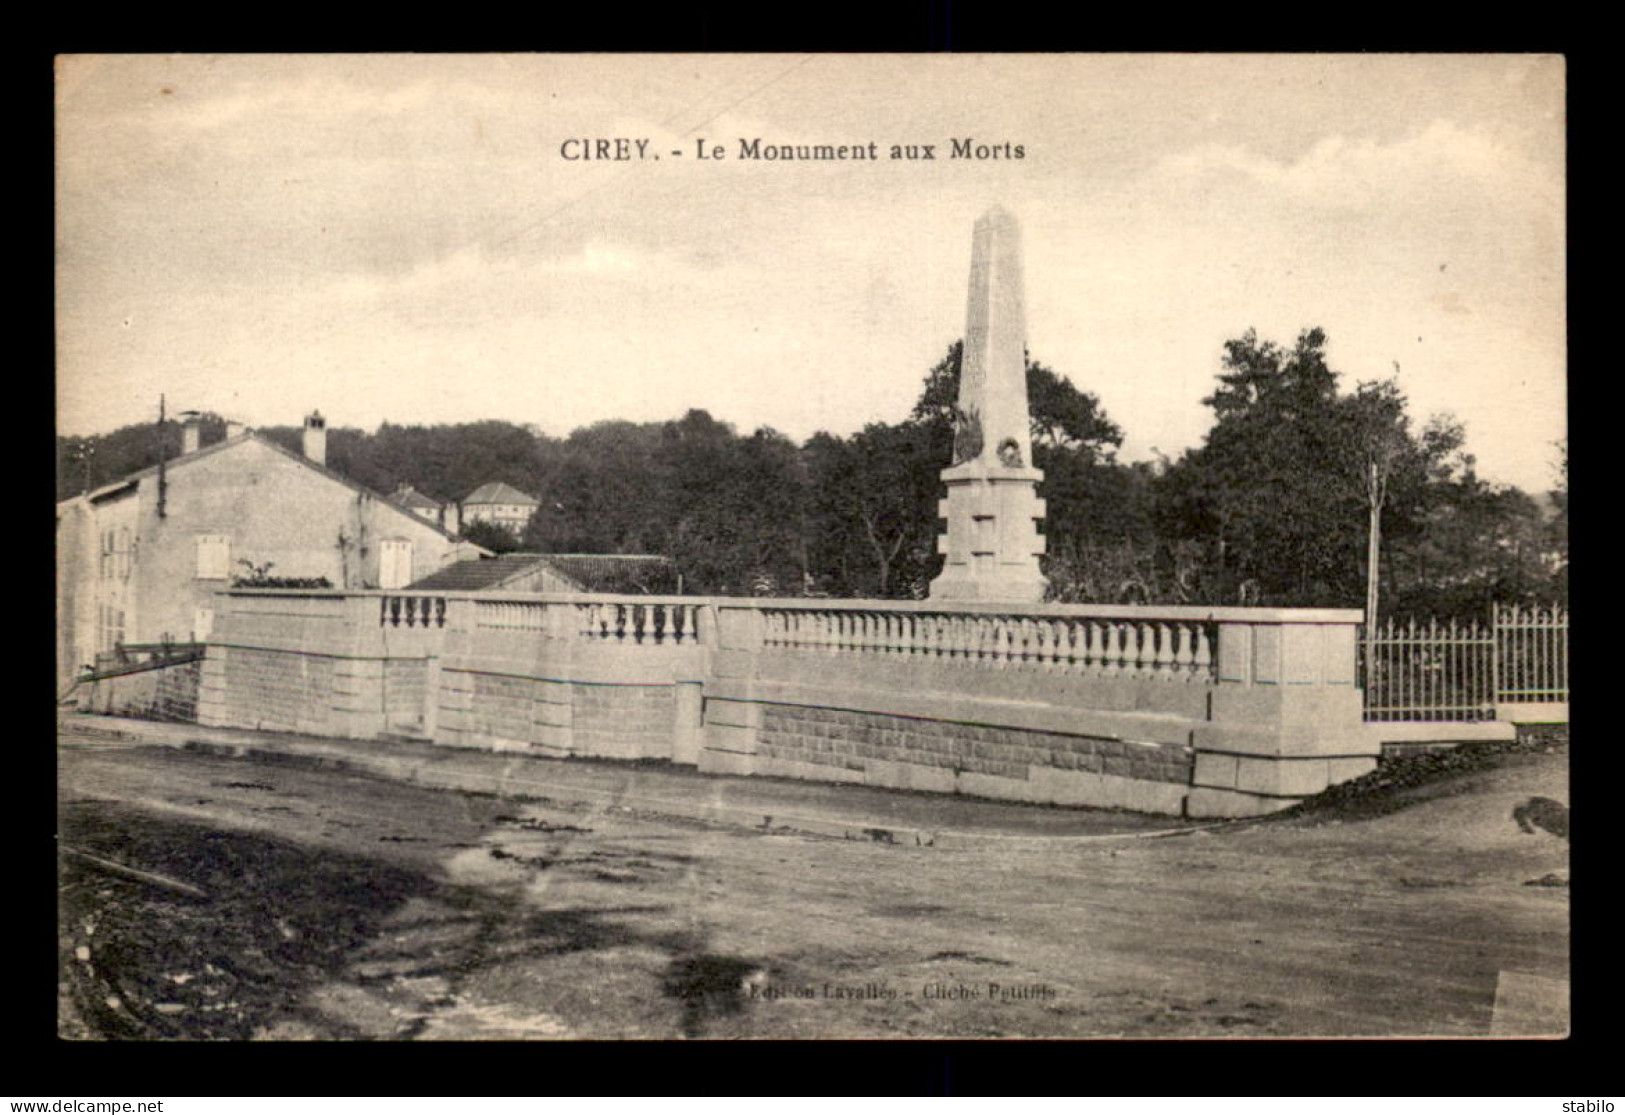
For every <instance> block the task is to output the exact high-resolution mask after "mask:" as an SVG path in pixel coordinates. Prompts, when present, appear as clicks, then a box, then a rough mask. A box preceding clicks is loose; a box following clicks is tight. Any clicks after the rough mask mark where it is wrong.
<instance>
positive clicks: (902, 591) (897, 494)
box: [804, 421, 951, 598]
mask: <svg viewBox="0 0 1625 1115" xmlns="http://www.w3.org/2000/svg"><path fill="white" fill-rule="evenodd" d="M948 437H951V435H948ZM947 440H948V439H947V438H945V437H944V430H943V429H942V428H940V427H936V426H934V425H932V424H930V423H927V422H920V421H908V422H902V423H898V424H895V425H892V424H888V423H884V422H873V423H870V424H869V425H867V426H865V427H864V428H863V429H862V430H860V431H859V432H858V433H856V434H853V435H852V436H851V437H849V438H844V439H843V438H836V437H832V436H830V435H829V434H824V433H820V434H816V435H814V436H813V438H812V439H811V440H810V441H809V442H808V443H807V446H806V449H805V450H804V456H805V459H806V462H807V475H808V486H809V489H810V515H809V518H810V520H811V521H812V522H813V523H815V524H816V527H817V531H816V533H817V541H816V542H815V544H814V547H813V555H814V556H813V560H812V564H813V566H814V568H816V569H818V570H819V574H820V580H821V581H822V582H823V583H824V584H827V585H829V586H830V587H831V588H833V589H835V590H836V591H837V593H838V594H840V595H864V596H876V597H881V598H884V597H889V596H898V595H909V594H913V593H915V592H918V591H920V590H921V589H922V587H923V584H924V582H925V581H927V580H929V578H930V576H931V574H932V572H934V569H933V566H934V565H935V564H936V563H935V562H934V561H933V558H934V556H935V554H936V533H937V507H936V504H937V499H938V497H939V495H940V494H941V487H942V484H941V472H942V470H943V468H944V467H946V466H947V463H948V461H947V455H946V452H945V451H946V449H947Z"/></svg>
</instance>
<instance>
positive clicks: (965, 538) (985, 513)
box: [931, 460, 1045, 604]
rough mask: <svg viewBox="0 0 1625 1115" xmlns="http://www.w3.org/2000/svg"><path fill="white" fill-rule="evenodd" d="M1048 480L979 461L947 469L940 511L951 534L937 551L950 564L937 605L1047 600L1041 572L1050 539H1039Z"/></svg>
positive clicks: (934, 586)
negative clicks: (1041, 493) (1042, 492)
mask: <svg viewBox="0 0 1625 1115" xmlns="http://www.w3.org/2000/svg"><path fill="white" fill-rule="evenodd" d="M1043 477H1044V474H1043V472H1042V471H1041V470H1039V469H1036V468H1024V467H1018V466H1010V465H1002V464H997V465H989V464H985V463H983V462H982V461H979V460H976V461H967V462H966V463H964V464H962V465H956V466H955V467H953V468H950V469H945V470H944V471H943V473H942V480H943V483H944V484H946V485H947V486H948V497H947V498H946V499H944V500H942V501H941V502H940V503H939V504H938V505H937V513H938V514H939V515H941V516H942V517H943V518H944V519H947V520H948V529H947V531H946V532H945V533H944V534H942V535H940V536H938V538H937V552H938V553H941V554H944V555H946V557H947V560H946V561H945V562H944V563H943V566H942V573H941V574H940V575H939V576H938V577H937V579H936V580H934V581H932V582H931V599H932V600H988V601H1008V602H1010V603H1021V604H1031V603H1036V602H1038V601H1040V600H1042V599H1044V588H1045V581H1044V575H1043V573H1042V572H1040V571H1039V568H1038V558H1039V556H1040V555H1041V554H1043V552H1044V536H1043V535H1041V534H1039V533H1038V520H1039V519H1042V518H1043V517H1044V501H1043V500H1042V499H1040V498H1039V497H1038V482H1039V481H1040V480H1042V479H1043Z"/></svg>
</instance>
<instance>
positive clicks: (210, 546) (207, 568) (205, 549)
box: [197, 534, 231, 581]
mask: <svg viewBox="0 0 1625 1115" xmlns="http://www.w3.org/2000/svg"><path fill="white" fill-rule="evenodd" d="M197 575H198V580H200V581H223V580H225V579H226V578H227V577H229V576H231V536H230V535H226V534H200V535H198V536H197Z"/></svg>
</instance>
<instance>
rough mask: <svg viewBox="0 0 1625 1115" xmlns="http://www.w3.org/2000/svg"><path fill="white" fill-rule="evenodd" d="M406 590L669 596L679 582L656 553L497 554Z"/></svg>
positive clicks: (438, 573) (448, 568)
mask: <svg viewBox="0 0 1625 1115" xmlns="http://www.w3.org/2000/svg"><path fill="white" fill-rule="evenodd" d="M406 587H407V588H409V589H414V590H416V589H423V590H432V589H438V590H440V591H442V592H449V591H463V592H473V591H478V590H492V591H496V590H500V591H503V592H615V593H632V592H644V593H649V594H650V595H654V596H669V595H673V594H675V593H676V592H677V591H678V590H679V589H680V588H681V579H680V578H679V576H678V574H677V570H676V568H675V567H674V566H673V565H672V561H671V559H670V558H668V557H662V556H660V555H658V554H501V555H498V556H496V557H486V558H478V559H475V560H471V561H459V562H456V563H454V564H452V565H448V566H445V567H444V568H442V569H437V570H436V571H435V572H433V573H430V574H429V575H428V576H427V577H424V578H423V579H422V580H419V581H415V582H413V583H412V584H410V585H408V586H406Z"/></svg>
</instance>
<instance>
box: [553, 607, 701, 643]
mask: <svg viewBox="0 0 1625 1115" xmlns="http://www.w3.org/2000/svg"><path fill="white" fill-rule="evenodd" d="M574 608H575V615H576V619H577V626H576V630H577V633H578V634H579V635H580V636H581V637H582V638H585V639H598V640H603V641H607V642H614V643H626V644H631V645H635V646H692V645H694V644H696V643H698V642H699V621H698V617H699V605H697V604H672V603H663V602H644V601H636V602H621V601H604V602H599V601H592V602H590V603H578V604H575V605H574Z"/></svg>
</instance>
